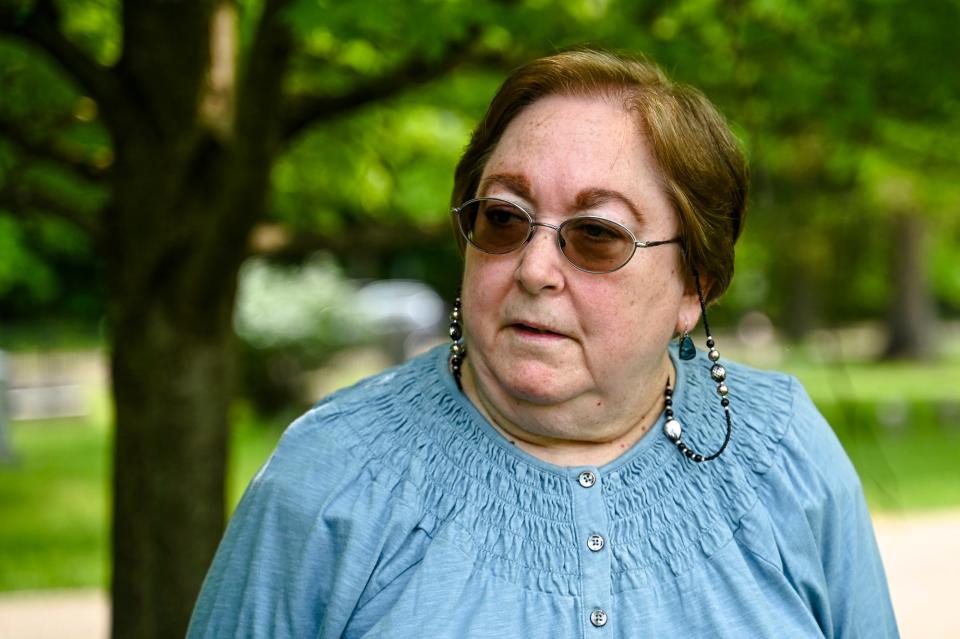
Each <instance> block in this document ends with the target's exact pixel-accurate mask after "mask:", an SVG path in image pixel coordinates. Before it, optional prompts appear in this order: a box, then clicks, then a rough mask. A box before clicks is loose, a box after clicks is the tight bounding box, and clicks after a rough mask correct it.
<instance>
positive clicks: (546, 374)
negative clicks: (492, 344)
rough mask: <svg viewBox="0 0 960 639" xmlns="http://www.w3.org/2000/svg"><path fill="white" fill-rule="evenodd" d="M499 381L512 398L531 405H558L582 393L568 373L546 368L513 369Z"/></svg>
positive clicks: (574, 379)
mask: <svg viewBox="0 0 960 639" xmlns="http://www.w3.org/2000/svg"><path fill="white" fill-rule="evenodd" d="M500 381H501V387H502V388H503V389H504V390H505V391H506V393H507V394H508V395H510V396H511V397H512V398H514V399H517V400H520V401H523V402H529V403H531V404H543V405H548V404H560V403H563V402H565V401H568V400H570V399H572V398H574V397H576V396H577V395H580V394H581V393H582V392H583V389H582V388H580V387H579V385H577V384H575V383H574V382H575V381H576V378H575V377H573V376H571V375H570V374H569V371H563V370H554V369H552V368H547V367H518V368H514V369H512V370H511V371H509V372H508V373H507V374H506V375H505V376H504V377H503V378H502V379H501V380H500Z"/></svg>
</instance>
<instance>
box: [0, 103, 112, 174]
mask: <svg viewBox="0 0 960 639" xmlns="http://www.w3.org/2000/svg"><path fill="white" fill-rule="evenodd" d="M0 139H6V140H7V141H8V142H10V143H11V144H13V145H14V146H16V147H18V148H19V149H21V150H22V151H23V152H24V153H25V154H26V155H28V156H30V157H33V158H38V159H43V160H50V161H52V162H54V163H56V164H60V165H62V166H64V167H65V168H67V169H68V170H70V171H73V172H74V173H76V174H77V175H79V176H80V177H82V178H85V179H87V180H90V181H93V182H97V183H103V182H104V178H105V177H106V175H107V171H106V170H105V169H103V168H101V167H98V166H96V165H95V164H92V163H91V162H90V161H89V160H88V159H87V158H86V157H85V156H84V154H83V153H79V152H77V151H76V150H74V149H70V148H68V147H67V146H65V145H63V144H58V143H57V142H56V141H55V140H53V139H52V138H47V139H45V140H36V139H33V138H31V137H30V136H29V135H27V134H26V133H24V131H23V128H22V127H20V126H18V125H17V123H15V122H10V121H8V120H5V119H3V118H0Z"/></svg>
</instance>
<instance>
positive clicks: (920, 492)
mask: <svg viewBox="0 0 960 639" xmlns="http://www.w3.org/2000/svg"><path fill="white" fill-rule="evenodd" d="M790 372H792V373H794V374H796V375H797V376H798V377H800V379H801V380H802V381H803V382H804V385H805V386H806V387H807V389H808V390H809V392H810V394H811V396H812V397H813V398H814V401H816V402H817V405H818V406H819V407H820V409H821V411H823V413H824V414H825V415H826V416H827V418H828V420H829V421H830V423H831V424H832V425H833V426H834V429H835V430H836V431H837V434H838V436H839V437H840V439H841V441H842V442H843V444H844V446H845V447H846V449H847V452H848V453H849V455H850V457H851V459H852V460H853V462H854V464H855V465H856V466H857V469H858V471H859V472H860V475H861V478H862V480H863V484H864V488H865V490H866V494H867V499H868V501H869V502H870V506H871V508H873V509H874V510H884V511H890V510H913V509H929V508H941V507H957V506H960V464H958V463H957V462H956V460H957V459H958V458H960V384H957V383H956V382H954V383H953V384H952V385H951V384H950V383H949V382H948V381H947V380H951V379H952V380H960V362H957V363H954V364H952V365H948V364H944V365H939V366H933V367H931V366H921V365H915V364H914V365H905V364H904V365H896V364H890V365H887V364H883V365H856V366H845V367H830V366H823V365H818V366H809V367H797V368H794V369H791V371H790ZM237 421H238V424H237V426H236V427H235V428H234V432H233V440H232V447H231V463H230V475H229V478H228V499H229V503H230V504H235V503H236V500H237V499H239V497H240V495H241V494H242V491H243V488H244V487H245V486H246V484H247V482H248V481H249V479H250V477H252V475H253V474H254V472H256V470H257V468H258V467H259V466H260V464H261V463H262V462H263V461H264V460H265V459H266V457H267V455H268V454H269V453H270V451H271V450H272V448H273V446H274V444H275V443H276V440H277V437H278V436H279V434H280V426H279V425H275V426H265V425H263V424H257V423H255V421H254V420H252V419H250V418H248V417H243V416H241V417H240V419H238V420H237ZM11 436H12V440H13V441H12V443H13V448H14V450H15V451H16V453H17V456H18V460H17V462H16V463H15V464H13V465H8V466H3V465H0V591H3V590H26V589H42V588H67V587H79V586H101V587H105V586H106V585H107V583H108V570H109V561H108V557H109V555H108V552H109V525H108V515H109V507H108V504H109V501H108V500H109V471H110V468H109V459H110V455H109V453H110V434H109V429H108V428H107V426H106V418H100V419H94V420H91V421H85V420H59V421H43V422H16V423H14V424H13V425H12V427H11Z"/></svg>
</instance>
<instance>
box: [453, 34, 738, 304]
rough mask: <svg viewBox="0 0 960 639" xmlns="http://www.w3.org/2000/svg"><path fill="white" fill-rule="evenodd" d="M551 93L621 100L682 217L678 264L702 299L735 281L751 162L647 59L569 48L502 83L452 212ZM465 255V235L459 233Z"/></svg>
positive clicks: (472, 146)
mask: <svg viewBox="0 0 960 639" xmlns="http://www.w3.org/2000/svg"><path fill="white" fill-rule="evenodd" d="M548 95H571V96H605V97H623V98H624V108H625V109H626V110H627V111H630V112H636V113H637V115H638V116H639V118H640V123H639V124H640V126H641V127H642V130H643V132H644V134H645V135H646V136H647V139H648V140H649V142H650V145H651V147H652V150H653V153H654V156H655V157H656V159H657V162H658V164H659V166H660V170H661V173H662V179H663V186H664V190H665V191H666V193H667V195H668V197H669V198H670V200H671V202H672V203H673V205H674V207H675V208H676V211H677V214H678V216H679V218H680V234H681V236H682V237H683V241H684V259H685V261H686V264H687V267H688V268H689V269H690V270H691V272H696V273H698V274H700V276H701V277H702V278H704V282H703V283H704V285H705V286H707V287H708V290H707V292H706V296H707V300H706V301H708V302H709V301H713V300H715V299H717V298H718V297H719V296H720V295H721V294H722V293H723V292H724V291H725V290H726V288H727V286H728V285H729V284H730V280H731V279H732V277H733V263H734V244H735V242H736V241H737V237H739V235H740V230H741V228H742V227H743V221H744V217H745V215H746V202H747V188H748V181H749V179H748V171H747V164H746V161H745V159H744V156H743V154H742V152H741V151H740V148H739V147H738V145H737V143H736V140H735V139H734V137H733V134H732V133H731V132H730V128H729V126H728V125H727V122H726V120H725V119H724V117H723V116H722V115H721V114H720V113H719V112H718V111H717V109H716V108H715V107H714V106H713V104H711V103H710V101H709V100H707V98H706V97H704V95H703V94H702V93H701V92H700V91H698V90H697V89H695V88H693V87H690V86H687V85H684V84H677V83H673V82H671V81H670V80H669V79H668V78H667V77H666V75H664V73H663V72H662V71H661V70H660V69H659V68H658V67H657V66H656V65H655V64H653V63H652V62H650V61H648V60H646V59H644V58H640V57H634V56H624V55H620V54H615V53H611V52H609V51H603V50H597V49H582V48H581V49H575V50H571V51H566V52H563V53H558V54H556V55H551V56H548V57H545V58H540V59H537V60H534V61H533V62H530V63H528V64H526V65H524V66H522V67H520V68H519V69H517V70H516V71H514V72H513V73H512V74H510V76H509V77H508V78H507V79H506V80H505V81H504V83H503V85H502V86H501V87H500V90H499V91H497V94H496V95H495V96H494V98H493V101H492V102H491V103H490V106H489V107H488V108H487V112H486V114H485V115H484V116H483V119H482V120H480V123H479V124H478V125H477V128H476V129H475V130H474V132H473V136H472V137H471V138H470V143H469V144H468V145H467V148H466V150H465V151H464V153H463V156H462V157H461V158H460V162H459V163H458V164H457V169H456V172H455V173H454V183H453V193H452V196H451V204H452V206H458V205H460V204H461V203H463V202H465V201H466V200H468V199H470V198H472V197H475V196H476V192H477V188H478V186H479V182H480V177H481V175H482V174H483V169H484V167H485V166H486V164H487V160H489V158H490V155H491V154H492V153H493V150H494V148H495V147H496V145H497V143H498V142H499V141H500V137H501V136H502V135H503V132H504V131H505V130H506V128H507V125H509V124H510V122H511V121H512V120H513V119H514V118H515V117H516V116H517V115H518V114H519V113H520V112H521V111H522V110H523V109H524V108H526V107H527V106H529V105H530V104H533V103H534V102H536V101H537V100H539V99H540V98H543V97H546V96H548ZM457 238H458V241H460V243H461V248H463V238H462V237H461V236H460V234H459V233H457Z"/></svg>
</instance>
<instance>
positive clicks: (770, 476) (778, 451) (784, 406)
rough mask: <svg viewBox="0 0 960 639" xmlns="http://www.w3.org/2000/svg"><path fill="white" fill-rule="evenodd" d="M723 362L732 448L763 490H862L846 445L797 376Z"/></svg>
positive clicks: (775, 495)
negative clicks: (731, 429) (731, 421)
mask: <svg viewBox="0 0 960 639" xmlns="http://www.w3.org/2000/svg"><path fill="white" fill-rule="evenodd" d="M724 366H725V367H726V369H727V380H728V384H729V386H730V398H731V410H732V411H733V415H734V438H735V439H734V441H735V443H734V444H731V450H732V452H733V456H734V457H736V458H737V459H738V460H739V461H740V463H741V464H742V465H744V466H745V467H747V468H749V470H750V471H751V472H750V475H751V476H752V478H753V479H752V480H751V483H753V484H754V485H755V486H756V487H757V488H758V490H759V491H760V493H761V494H766V495H767V496H768V497H769V498H770V499H779V498H781V497H783V496H784V493H788V494H796V495H805V496H807V497H808V498H809V499H811V500H825V499H829V498H830V497H831V495H835V494H838V493H848V494H853V495H859V494H861V487H860V480H859V478H858V477H857V473H856V471H855V469H854V467H853V465H852V464H851V462H850V459H849V457H848V456H847V453H846V452H845V450H844V448H843V445H842V444H841V443H840V441H839V439H838V438H837V436H836V434H835V433H834V431H833V428H832V427H831V426H830V424H829V423H828V422H827V420H826V419H825V418H824V417H823V415H822V414H821V413H820V411H819V409H818V408H817V407H816V405H815V404H814V402H813V400H812V399H811V397H810V395H809V394H808V393H807V391H806V389H805V388H804V386H803V384H802V383H801V382H800V380H799V379H797V378H796V377H794V376H793V375H788V374H785V373H781V372H776V371H767V370H760V369H757V368H753V367H750V366H747V365H744V364H740V363H726V364H724ZM737 439H739V441H736V440H737Z"/></svg>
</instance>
